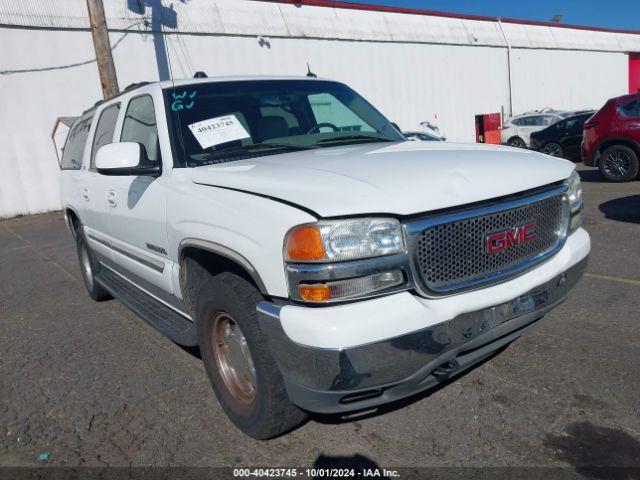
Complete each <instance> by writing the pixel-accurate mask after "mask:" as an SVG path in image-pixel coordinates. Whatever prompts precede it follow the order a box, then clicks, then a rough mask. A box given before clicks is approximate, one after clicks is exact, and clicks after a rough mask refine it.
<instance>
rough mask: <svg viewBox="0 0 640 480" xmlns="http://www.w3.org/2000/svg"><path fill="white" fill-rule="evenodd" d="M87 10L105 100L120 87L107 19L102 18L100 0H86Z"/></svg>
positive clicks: (102, 7)
mask: <svg viewBox="0 0 640 480" xmlns="http://www.w3.org/2000/svg"><path fill="white" fill-rule="evenodd" d="M87 10H89V23H90V24H91V35H92V36H93V47H94V48H95V50H96V62H97V63H98V73H99V74H100V84H101V85H102V94H103V96H104V98H105V100H106V99H109V98H111V97H115V96H116V95H118V93H120V89H119V88H118V77H116V67H115V65H114V64H113V55H111V43H110V42H109V31H108V30H107V21H106V19H105V18H104V5H103V4H102V0H87Z"/></svg>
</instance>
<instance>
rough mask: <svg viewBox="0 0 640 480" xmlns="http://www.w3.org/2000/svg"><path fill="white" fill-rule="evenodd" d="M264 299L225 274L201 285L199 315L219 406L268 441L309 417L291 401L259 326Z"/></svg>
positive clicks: (204, 357)
mask: <svg viewBox="0 0 640 480" xmlns="http://www.w3.org/2000/svg"><path fill="white" fill-rule="evenodd" d="M262 300H263V298H262V295H260V292H258V290H257V289H256V288H255V287H254V286H253V285H252V284H251V283H249V282H248V281H247V280H245V279H244V278H242V277H240V276H238V275H235V274H233V273H227V272H225V273H221V274H218V275H215V276H214V277H211V278H209V279H208V280H207V281H206V282H205V283H204V285H203V286H202V287H201V288H200V291H199V293H198V302H197V308H196V318H197V323H198V336H199V342H200V353H201V355H202V361H203V362H204V366H205V369H206V371H207V375H208V376H209V381H210V382H211V386H212V387H213V391H214V392H215V394H216V397H217V398H218V401H219V402H220V405H221V406H222V408H223V409H224V411H225V413H226V414H227V416H228V417H229V419H230V420H231V421H232V422H233V423H234V425H235V426H236V427H238V429H240V430H241V431H243V432H244V433H246V434H247V435H249V436H251V437H253V438H256V439H259V440H266V439H269V438H273V437H277V436H279V435H282V434H284V433H286V432H288V431H290V430H292V429H294V428H296V427H297V426H299V425H300V424H301V423H302V422H304V420H305V419H306V417H307V415H306V414H305V413H304V412H303V411H302V410H300V409H299V408H298V407H296V406H295V405H293V404H292V403H291V402H290V401H289V397H288V395H287V391H286V389H285V386H284V380H283V379H282V374H281V373H280V370H279V369H278V366H277V365H276V362H275V360H274V358H273V355H272V354H271V350H270V349H269V345H268V344H267V341H266V339H265V337H264V335H263V334H262V331H261V329H260V325H259V324H258V317H257V312H256V305H257V304H258V303H259V302H261V301H262Z"/></svg>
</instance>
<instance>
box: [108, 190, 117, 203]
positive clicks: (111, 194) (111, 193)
mask: <svg viewBox="0 0 640 480" xmlns="http://www.w3.org/2000/svg"><path fill="white" fill-rule="evenodd" d="M117 197H118V196H117V195H116V192H115V190H109V192H107V203H108V204H109V206H110V207H115V206H116V205H117V204H118V202H117Z"/></svg>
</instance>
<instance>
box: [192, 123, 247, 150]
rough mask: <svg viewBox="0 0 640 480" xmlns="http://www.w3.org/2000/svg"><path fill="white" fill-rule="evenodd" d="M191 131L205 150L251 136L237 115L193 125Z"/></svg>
mask: <svg viewBox="0 0 640 480" xmlns="http://www.w3.org/2000/svg"><path fill="white" fill-rule="evenodd" d="M189 129H190V130H191V132H192V133H193V135H194V136H195V137H196V140H197V141H198V143H199V144H200V146H201V147H202V148H203V149H204V148H209V147H213V146H215V145H220V144H221V143H227V142H233V141H234V140H242V139H243V138H249V137H250V136H251V135H249V133H248V132H247V130H246V129H245V128H244V126H243V125H242V123H240V121H239V120H238V117H236V116H235V115H224V116H222V117H215V118H210V119H208V120H202V121H201V122H196V123H192V124H191V125H189Z"/></svg>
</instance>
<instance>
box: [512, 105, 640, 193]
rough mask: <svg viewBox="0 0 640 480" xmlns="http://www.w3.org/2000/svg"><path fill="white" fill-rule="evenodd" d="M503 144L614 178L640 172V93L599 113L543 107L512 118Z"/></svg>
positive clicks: (626, 178) (629, 177) (622, 179)
mask: <svg viewBox="0 0 640 480" xmlns="http://www.w3.org/2000/svg"><path fill="white" fill-rule="evenodd" d="M500 134H501V141H502V143H503V144H506V145H510V146H512V147H519V148H531V149H533V150H538V151H540V152H541V153H545V154H547V155H551V156H553V157H562V158H566V159H569V160H574V161H580V160H582V162H583V163H584V164H585V165H587V166H591V167H598V169H599V170H600V172H601V173H602V176H603V177H604V178H606V179H607V180H609V181H612V182H626V181H629V180H633V179H634V178H636V177H638V174H639V173H640V161H639V159H640V93H635V94H629V95H622V96H620V97H616V98H612V99H610V100H608V101H607V103H605V105H604V106H603V107H602V108H601V109H600V110H598V111H595V110H581V111H573V112H564V111H559V110H551V109H544V110H540V111H536V112H527V113H525V114H523V115H519V116H516V117H513V118H511V119H509V120H507V121H506V122H504V125H503V126H502V127H501V130H500Z"/></svg>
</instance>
